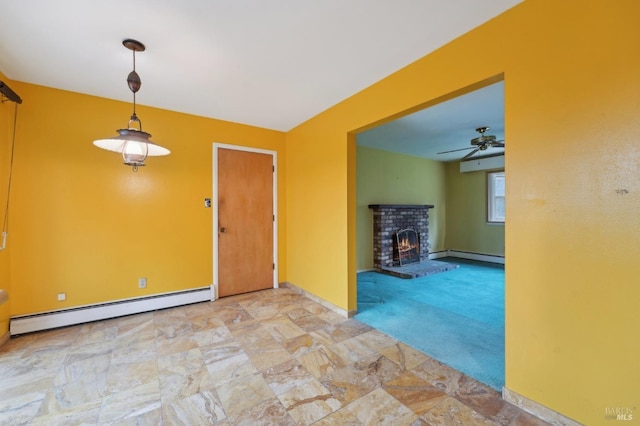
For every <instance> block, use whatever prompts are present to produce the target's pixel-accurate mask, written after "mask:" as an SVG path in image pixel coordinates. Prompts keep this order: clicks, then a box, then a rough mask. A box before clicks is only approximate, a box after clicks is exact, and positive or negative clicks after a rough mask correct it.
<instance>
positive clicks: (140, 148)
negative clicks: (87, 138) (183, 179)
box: [93, 39, 171, 172]
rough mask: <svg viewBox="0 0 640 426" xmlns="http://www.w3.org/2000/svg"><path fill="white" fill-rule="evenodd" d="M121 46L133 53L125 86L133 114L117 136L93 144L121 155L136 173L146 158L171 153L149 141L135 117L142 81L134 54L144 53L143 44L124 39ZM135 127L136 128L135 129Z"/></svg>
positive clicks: (148, 135)
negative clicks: (131, 94)
mask: <svg viewBox="0 0 640 426" xmlns="http://www.w3.org/2000/svg"><path fill="white" fill-rule="evenodd" d="M122 44H123V45H124V47H126V48H127V49H129V50H131V51H132V52H133V71H131V72H130V73H129V75H128V76H127V84H128V85H129V89H130V90H131V92H133V114H131V118H130V119H129V124H128V127H127V128H126V129H118V130H117V132H118V136H115V137H113V138H108V139H98V140H95V141H93V144H94V145H95V146H97V147H98V148H102V149H106V150H108V151H114V152H119V153H121V154H122V159H123V160H124V164H125V165H127V166H131V167H132V169H133V171H134V172H137V171H138V167H140V166H144V160H146V159H147V157H148V156H161V155H169V154H170V153H171V151H169V150H168V149H167V148H164V147H161V146H160V145H158V144H156V143H154V142H152V141H151V140H150V139H149V138H150V137H151V135H150V134H149V133H147V132H144V131H143V130H142V121H140V119H139V118H138V116H137V115H136V92H137V91H138V90H140V86H142V80H140V76H139V75H138V73H137V72H136V52H144V50H145V47H144V44H142V43H140V42H139V41H137V40H132V39H126V40H124V41H123V42H122ZM135 125H137V126H138V128H135V127H134V126H135Z"/></svg>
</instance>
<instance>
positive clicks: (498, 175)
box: [487, 171, 505, 223]
mask: <svg viewBox="0 0 640 426" xmlns="http://www.w3.org/2000/svg"><path fill="white" fill-rule="evenodd" d="M504 207H505V204H504V171H502V172H489V173H487V221H488V222H489V223H496V222H497V223H504V210H505V209H504Z"/></svg>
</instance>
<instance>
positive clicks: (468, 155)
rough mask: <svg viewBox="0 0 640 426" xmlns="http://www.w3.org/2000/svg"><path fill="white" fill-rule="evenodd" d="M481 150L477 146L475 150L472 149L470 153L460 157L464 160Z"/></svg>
mask: <svg viewBox="0 0 640 426" xmlns="http://www.w3.org/2000/svg"><path fill="white" fill-rule="evenodd" d="M478 151H480V148H476V149H474V150H473V151H471V152H470V153H468V154H467V155H465V156H464V157H462V158H461V159H460V161H462V160H466V159H467V158H469V157H471V156H472V155H473V154H475V153H476V152H478Z"/></svg>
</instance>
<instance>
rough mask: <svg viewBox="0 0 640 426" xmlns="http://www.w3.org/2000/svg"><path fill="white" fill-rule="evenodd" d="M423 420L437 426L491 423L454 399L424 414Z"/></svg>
mask: <svg viewBox="0 0 640 426" xmlns="http://www.w3.org/2000/svg"><path fill="white" fill-rule="evenodd" d="M421 418H422V419H423V420H425V421H426V422H427V423H428V424H430V425H433V426H437V425H443V426H450V425H451V426H453V425H460V426H476V425H478V426H480V425H482V426H489V425H493V423H492V422H491V421H489V420H488V419H486V418H484V417H483V416H481V415H480V414H478V413H477V412H475V411H474V410H473V409H472V408H470V407H468V406H466V405H464V404H463V403H462V402H460V401H458V400H457V399H455V398H453V397H450V396H448V397H446V398H445V399H444V400H443V401H441V402H440V403H439V404H438V405H436V406H435V407H433V408H432V409H430V410H429V411H427V412H426V413H424V414H423V415H422V416H421Z"/></svg>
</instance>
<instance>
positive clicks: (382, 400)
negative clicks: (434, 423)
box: [347, 388, 418, 426]
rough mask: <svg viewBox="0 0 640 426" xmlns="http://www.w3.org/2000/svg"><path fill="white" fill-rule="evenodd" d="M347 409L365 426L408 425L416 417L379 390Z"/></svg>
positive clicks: (354, 402)
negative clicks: (384, 425)
mask: <svg viewBox="0 0 640 426" xmlns="http://www.w3.org/2000/svg"><path fill="white" fill-rule="evenodd" d="M347 409H348V410H349V411H351V412H352V413H353V414H354V415H355V416H356V417H357V418H358V420H360V421H361V422H362V423H363V424H365V425H378V424H380V425H383V424H389V425H394V426H396V425H397V426H401V425H410V424H411V423H413V422H414V421H415V420H416V419H417V417H418V416H417V415H416V414H415V413H414V412H413V411H411V410H410V409H409V408H407V407H405V406H404V405H402V404H401V403H400V402H399V401H398V400H397V399H395V398H394V397H392V396H391V395H389V394H388V393H387V392H385V391H384V390H383V389H381V388H378V389H376V390H374V391H373V392H370V393H368V394H367V395H365V396H363V397H362V398H360V399H357V400H355V401H353V402H352V403H351V404H349V405H347Z"/></svg>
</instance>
